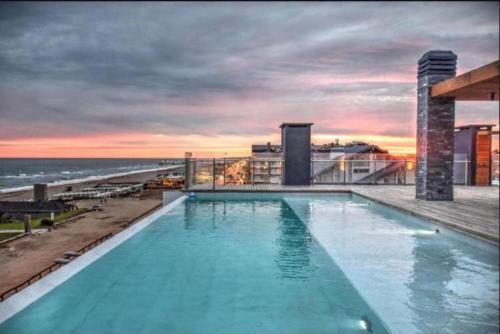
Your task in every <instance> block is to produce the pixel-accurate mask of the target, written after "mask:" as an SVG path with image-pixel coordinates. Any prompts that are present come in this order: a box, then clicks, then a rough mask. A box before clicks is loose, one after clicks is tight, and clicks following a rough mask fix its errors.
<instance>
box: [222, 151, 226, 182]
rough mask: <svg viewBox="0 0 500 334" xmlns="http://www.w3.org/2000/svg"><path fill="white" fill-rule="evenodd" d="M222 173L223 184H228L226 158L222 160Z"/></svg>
mask: <svg viewBox="0 0 500 334" xmlns="http://www.w3.org/2000/svg"><path fill="white" fill-rule="evenodd" d="M222 173H223V181H222V184H223V185H226V158H224V159H223V160H222Z"/></svg>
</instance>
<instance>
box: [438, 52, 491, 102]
mask: <svg viewBox="0 0 500 334" xmlns="http://www.w3.org/2000/svg"><path fill="white" fill-rule="evenodd" d="M499 87H500V63H499V61H498V60H497V61H495V62H493V63H491V64H488V65H485V66H482V67H479V68H476V69H474V70H472V71H469V72H467V73H464V74H462V75H459V76H457V77H454V78H450V79H448V80H445V81H442V82H439V83H437V84H435V85H433V86H431V97H433V98H434V97H454V98H455V99H456V100H459V101H460V100H462V101H495V100H496V101H498V100H499V95H500V94H499V93H500V88H499Z"/></svg>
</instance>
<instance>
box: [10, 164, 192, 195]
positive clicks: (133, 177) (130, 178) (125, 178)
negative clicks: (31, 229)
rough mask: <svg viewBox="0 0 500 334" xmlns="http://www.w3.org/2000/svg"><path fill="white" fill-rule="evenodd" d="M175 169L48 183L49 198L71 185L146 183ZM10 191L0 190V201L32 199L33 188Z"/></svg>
mask: <svg viewBox="0 0 500 334" xmlns="http://www.w3.org/2000/svg"><path fill="white" fill-rule="evenodd" d="M176 168H183V165H171V166H165V167H160V168H154V169H146V170H140V171H131V172H124V173H115V174H108V175H102V176H99V177H91V178H84V179H75V180H65V181H62V182H53V183H48V184H47V186H48V193H49V198H50V197H51V196H52V195H54V194H57V193H60V192H63V191H64V190H65V187H66V186H68V185H72V186H73V187H74V188H77V189H78V188H84V187H93V186H95V185H97V184H98V183H102V182H103V181H109V182H111V181H113V182H143V183H144V182H146V181H149V180H151V179H154V178H156V176H157V174H158V172H162V171H167V170H172V169H176ZM10 189H12V190H10V191H5V190H4V191H1V190H0V201H9V200H10V201H19V200H32V199H33V186H25V187H18V188H10Z"/></svg>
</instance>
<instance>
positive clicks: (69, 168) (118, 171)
mask: <svg viewBox="0 0 500 334" xmlns="http://www.w3.org/2000/svg"><path fill="white" fill-rule="evenodd" d="M171 166H179V165H175V164H168V165H166V164H165V165H160V160H153V159H148V160H141V159H57V158H54V159H0V194H6V193H12V192H18V191H24V190H29V189H32V187H33V184H35V183H46V184H48V185H49V187H54V186H64V185H71V184H78V183H86V182H94V181H101V180H105V179H109V178H116V177H124V176H127V175H134V174H141V173H148V172H156V171H161V170H168V169H170V168H171Z"/></svg>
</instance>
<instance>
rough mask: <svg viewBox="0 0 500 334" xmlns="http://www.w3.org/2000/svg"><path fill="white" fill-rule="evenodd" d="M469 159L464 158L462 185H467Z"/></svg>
mask: <svg viewBox="0 0 500 334" xmlns="http://www.w3.org/2000/svg"><path fill="white" fill-rule="evenodd" d="M468 161H469V160H467V159H465V172H464V185H466V186H467V185H469V182H468V181H469V178H468V176H469V175H468V174H469V163H468Z"/></svg>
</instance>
